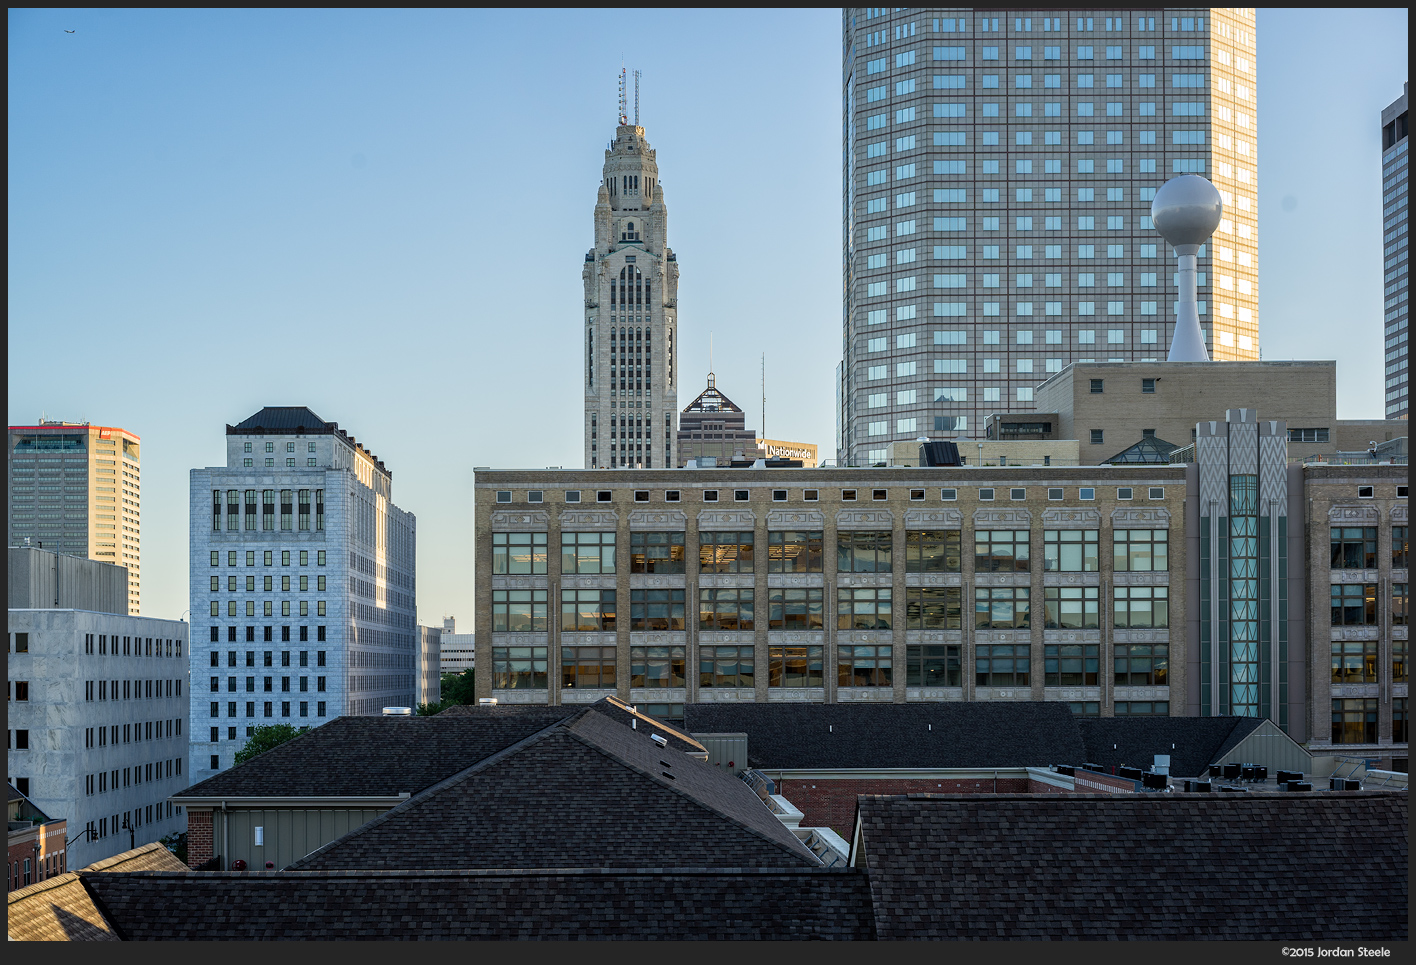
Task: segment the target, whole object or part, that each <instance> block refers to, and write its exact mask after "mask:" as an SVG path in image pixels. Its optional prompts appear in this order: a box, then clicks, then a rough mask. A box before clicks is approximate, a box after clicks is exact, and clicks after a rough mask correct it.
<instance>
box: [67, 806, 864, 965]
mask: <svg viewBox="0 0 1416 965" xmlns="http://www.w3.org/2000/svg"><path fill="white" fill-rule="evenodd" d="M563 830H564V831H565V832H566V833H567V834H570V833H571V832H572V829H563ZM85 880H86V883H87V884H88V885H89V887H90V888H91V889H92V890H93V892H94V894H95V895H96V896H98V897H99V899H100V900H101V902H102V903H103V905H104V907H105V908H106V909H107V912H108V915H109V920H110V921H111V922H113V923H114V925H115V927H117V928H118V929H119V931H120V932H121V934H122V937H123V938H125V939H127V940H129V941H160V940H164V939H166V940H201V941H251V940H281V941H314V940H350V939H364V940H434V941H469V940H483V941H490V940H512V939H541V940H570V939H581V940H584V939H592V940H603V939H666V940H672V939H702V940H767V939H795V940H804V939H839V940H861V939H870V938H873V937H874V932H873V926H872V922H871V914H870V893H869V885H868V883H867V881H866V878H865V876H864V875H862V874H860V873H858V872H851V871H827V870H825V869H816V870H814V871H813V870H789V869H788V870H783V869H760V868H713V869H709V870H704V869H680V870H677V871H664V872H645V871H637V870H630V871H623V870H613V869H604V870H602V869H589V870H584V869H579V870H577V869H569V870H555V871H550V870H544V871H484V872H476V871H464V872H408V873H399V872H385V873H379V872H362V871H361V872H326V873H321V872H280V873H271V874H266V873H257V874H229V873H207V874H198V873H188V874H103V875H86V876H85Z"/></svg>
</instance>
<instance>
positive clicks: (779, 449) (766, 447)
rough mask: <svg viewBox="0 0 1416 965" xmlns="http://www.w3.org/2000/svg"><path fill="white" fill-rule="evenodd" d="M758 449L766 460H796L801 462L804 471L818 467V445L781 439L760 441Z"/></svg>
mask: <svg viewBox="0 0 1416 965" xmlns="http://www.w3.org/2000/svg"><path fill="white" fill-rule="evenodd" d="M757 445H758V448H760V449H761V450H762V453H763V458H765V459H795V460H800V461H801V467H802V468H803V469H815V468H816V466H817V465H818V462H819V460H818V458H817V449H816V443H814V442H785V441H783V440H781V439H759V440H758V441H757Z"/></svg>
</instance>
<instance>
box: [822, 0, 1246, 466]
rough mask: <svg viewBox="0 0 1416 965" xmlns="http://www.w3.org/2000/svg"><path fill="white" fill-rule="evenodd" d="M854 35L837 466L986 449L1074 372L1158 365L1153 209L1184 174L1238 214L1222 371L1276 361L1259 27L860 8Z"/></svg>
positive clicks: (1212, 303) (1211, 343)
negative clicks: (1014, 416)
mask: <svg viewBox="0 0 1416 965" xmlns="http://www.w3.org/2000/svg"><path fill="white" fill-rule="evenodd" d="M1098 14H1099V15H1098ZM842 28H843V29H842V40H843V46H842V57H843V59H842V95H843V103H842V109H843V117H842V146H843V163H844V170H843V172H842V175H843V178H842V188H843V208H842V214H843V224H842V229H843V231H842V234H843V246H844V252H843V266H844V272H845V275H844V296H843V297H844V306H843V308H844V311H843V324H844V332H843V337H844V358H843V361H842V365H841V369H840V373H839V380H838V381H839V384H838V386H837V392H838V410H839V411H838V439H837V458H838V459H839V460H841V461H842V462H843V463H849V464H852V465H866V464H878V463H882V462H884V461H885V460H886V458H887V456H886V453H887V451H888V448H889V446H890V444H891V443H894V442H900V441H912V440H914V439H916V438H918V437H919V436H920V435H928V434H931V433H938V434H940V435H946V436H951V437H952V436H963V437H979V438H982V436H983V431H984V424H985V421H986V419H987V417H988V416H989V415H990V414H992V413H995V412H1009V411H1012V412H1027V411H1031V406H1032V404H1033V391H1034V389H1035V387H1036V386H1037V385H1039V384H1040V383H1042V382H1043V381H1045V380H1046V379H1047V378H1048V377H1049V376H1051V375H1055V374H1056V373H1058V372H1061V371H1062V369H1063V367H1064V366H1066V365H1067V364H1068V363H1070V362H1084V361H1095V362H1111V361H1147V360H1156V359H1164V358H1165V357H1166V354H1167V348H1168V346H1169V345H1170V339H1171V333H1172V330H1173V328H1174V319H1175V304H1176V300H1177V298H1178V288H1177V283H1176V272H1175V260H1174V257H1173V255H1172V253H1171V251H1170V249H1169V248H1168V246H1167V245H1166V243H1165V240H1164V239H1163V238H1162V237H1161V236H1160V234H1159V232H1157V231H1156V230H1155V228H1154V226H1153V225H1152V224H1151V218H1150V214H1151V211H1150V207H1151V201H1152V199H1153V198H1154V197H1155V192H1156V190H1157V189H1158V188H1159V187H1160V186H1161V185H1162V184H1164V183H1165V182H1166V181H1167V180H1169V179H1170V178H1172V177H1175V176H1176V175H1178V174H1187V173H1193V174H1200V175H1203V176H1204V177H1206V178H1209V179H1210V180H1212V181H1213V182H1214V185H1215V187H1216V188H1218V189H1219V192H1220V196H1221V197H1222V199H1223V201H1224V220H1223V221H1221V223H1220V226H1219V229H1218V230H1217V231H1216V232H1215V234H1214V236H1213V238H1212V239H1211V241H1210V242H1209V243H1208V244H1206V245H1205V246H1204V247H1203V248H1202V249H1201V251H1200V253H1199V266H1198V274H1199V286H1200V287H1199V294H1198V299H1197V301H1198V306H1199V314H1200V326H1201V329H1202V330H1203V332H1204V335H1205V339H1206V343H1207V346H1208V349H1209V352H1210V356H1211V357H1212V358H1214V359H1216V360H1224V361H1229V360H1256V359H1257V358H1258V357H1259V330H1258V322H1259V320H1258V155H1257V144H1258V141H1257V137H1258V130H1257V126H1256V123H1257V122H1256V117H1257V112H1256V107H1257V102H1256V80H1257V74H1256V70H1257V68H1256V46H1255V29H1256V27H1255V17H1254V10H1253V9H1252V8H1233V9H1220V8H1214V9H1211V8H1207V7H1187V8H1164V9H1158V8H1149V9H1139V8H1138V9H1135V10H1124V9H1120V10H1100V9H1098V10H1074V9H1067V10H1063V9H1044V8H1038V9H1035V10H1031V9H1008V10H1002V9H989V10H984V9H974V8H966V7H950V8H922V7H910V8H904V7H848V8H846V9H845V11H844V13H843V24H842ZM1181 441H1183V440H1181Z"/></svg>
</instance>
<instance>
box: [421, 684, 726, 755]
mask: <svg viewBox="0 0 1416 965" xmlns="http://www.w3.org/2000/svg"><path fill="white" fill-rule="evenodd" d="M585 706H588V707H589V708H590V709H591V710H593V711H595V712H596V713H599V714H604V715H605V716H606V717H609V718H610V719H611V720H616V721H619V722H620V723H622V724H624V726H626V727H633V726H634V724H636V723H637V724H638V726H639V727H648V728H650V729H651V730H652V732H653V733H656V734H659V735H661V736H662V737H663V738H664V739H665V740H666V741H668V746H669V747H671V748H673V749H674V750H679V751H685V752H688V753H692V752H695V751H698V752H702V751H703V750H704V747H703V745H702V744H700V743H698V741H696V740H694V739H693V737H692V736H691V735H689V734H688V733H687V732H686V731H684V729H683V728H682V727H679V726H676V725H674V724H670V723H666V722H665V721H662V720H660V719H659V718H657V717H651V716H649V715H648V714H646V713H644V711H642V710H640V709H639V707H638V706H637V705H635V704H629V703H625V702H624V701H622V700H620V699H619V698H618V697H603V698H601V699H600V700H597V701H595V703H593V704H588V705H585ZM544 709H545V708H544V707H541V706H539V705H536V704H520V705H517V704H497V705H494V706H485V705H475V706H474V705H472V704H454V705H453V706H451V707H449V708H447V709H446V710H444V711H442V712H441V713H439V714H438V716H439V717H467V716H476V715H478V714H486V713H510V714H515V713H523V712H537V711H541V710H544Z"/></svg>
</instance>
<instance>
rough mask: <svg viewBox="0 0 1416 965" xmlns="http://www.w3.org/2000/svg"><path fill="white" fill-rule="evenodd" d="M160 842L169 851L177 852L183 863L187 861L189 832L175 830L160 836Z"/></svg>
mask: <svg viewBox="0 0 1416 965" xmlns="http://www.w3.org/2000/svg"><path fill="white" fill-rule="evenodd" d="M157 840H158V843H160V844H162V845H164V846H165V847H166V848H167V850H168V851H171V852H172V853H173V854H175V855H176V856H177V858H178V860H180V861H181V862H182V863H183V864H186V863H187V832H186V831H174V832H172V833H171V834H165V835H163V836H162V837H160V838H158V839H157Z"/></svg>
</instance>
